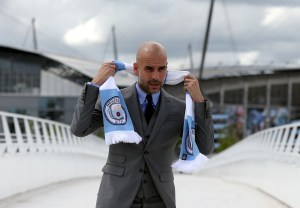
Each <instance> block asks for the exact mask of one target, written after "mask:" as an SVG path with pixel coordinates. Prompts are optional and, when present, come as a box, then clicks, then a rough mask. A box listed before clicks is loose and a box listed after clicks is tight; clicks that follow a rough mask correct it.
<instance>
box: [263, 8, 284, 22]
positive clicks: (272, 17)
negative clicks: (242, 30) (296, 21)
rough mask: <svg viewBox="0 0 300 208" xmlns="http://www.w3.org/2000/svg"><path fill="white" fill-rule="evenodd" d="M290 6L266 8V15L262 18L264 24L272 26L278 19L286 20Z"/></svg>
mask: <svg viewBox="0 0 300 208" xmlns="http://www.w3.org/2000/svg"><path fill="white" fill-rule="evenodd" d="M288 10H289V9H288V8H284V7H273V8H267V9H266V10H265V15H264V18H263V20H262V25H265V26H272V25H273V24H276V23H277V22H278V21H282V20H285V19H286V17H287V12H288Z"/></svg>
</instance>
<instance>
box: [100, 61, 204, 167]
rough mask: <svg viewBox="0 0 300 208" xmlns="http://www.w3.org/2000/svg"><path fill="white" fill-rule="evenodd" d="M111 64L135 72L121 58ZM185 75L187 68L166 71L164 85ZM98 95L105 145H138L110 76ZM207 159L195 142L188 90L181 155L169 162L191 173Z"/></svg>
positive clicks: (192, 108) (121, 98)
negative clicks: (173, 161)
mask: <svg viewBox="0 0 300 208" xmlns="http://www.w3.org/2000/svg"><path fill="white" fill-rule="evenodd" d="M114 63H115V65H116V67H117V71H121V70H126V71H128V72H129V73H131V74H134V73H133V67H132V65H130V64H127V63H124V62H121V61H114ZM188 74H189V72H188V71H168V72H167V76H166V80H165V84H168V85H176V84H178V83H180V82H182V81H183V80H184V77H185V76H186V75H188ZM100 97H101V105H102V111H103V121H104V133H105V141H106V144H116V143H119V142H125V143H137V144H138V143H139V142H140V141H141V140H142V138H141V137H140V136H139V135H138V134H137V133H136V132H135V131H134V127H133V124H132V121H131V118H130V115H129V113H128V110H127V107H126V105H125V102H124V99H123V97H122V95H121V93H120V90H119V89H118V87H117V85H116V83H115V81H114V78H113V77H109V78H108V80H107V81H106V82H105V83H104V84H103V85H101V86H100ZM207 161H208V158H207V157H206V156H205V155H203V154H201V153H200V151H199V149H198V147H197V145H196V143H195V116H194V102H193V101H192V98H191V96H190V95H189V93H186V110H185V118H184V126H183V135H182V143H181V150H180V157H179V160H178V161H177V162H175V163H173V164H172V167H173V168H174V169H175V170H177V171H181V172H185V173H192V172H197V171H199V170H201V169H202V168H203V166H204V165H205V163H206V162H207Z"/></svg>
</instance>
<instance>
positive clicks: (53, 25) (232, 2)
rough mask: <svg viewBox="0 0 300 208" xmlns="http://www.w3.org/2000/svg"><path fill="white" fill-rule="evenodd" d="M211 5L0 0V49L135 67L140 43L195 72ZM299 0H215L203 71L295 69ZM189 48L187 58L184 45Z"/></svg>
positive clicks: (163, 0) (167, 0)
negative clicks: (159, 49) (161, 50)
mask: <svg viewBox="0 0 300 208" xmlns="http://www.w3.org/2000/svg"><path fill="white" fill-rule="evenodd" d="M209 6H210V1H208V0H144V1H140V0H127V1H125V0H85V1H83V0H0V28H1V29H0V45H5V46H12V47H17V48H24V49H27V50H34V47H33V38H32V37H33V32H32V24H31V21H32V18H35V27H36V30H37V41H38V51H39V52H41V53H53V54H60V55H65V56H72V57H77V58H81V59H87V60H93V61H96V62H99V64H101V63H103V62H105V61H111V60H113V59H114V55H113V43H112V41H113V38H112V27H113V26H115V32H116V41H117V48H118V59H119V60H122V61H125V62H128V63H133V62H134V61H135V52H136V49H137V47H138V46H139V45H140V44H141V43H142V42H144V41H149V40H152V41H156V42H159V43H161V44H162V45H164V47H165V48H166V50H167V54H168V62H169V65H168V66H169V68H172V69H188V68H191V60H192V63H193V66H194V69H195V70H197V69H198V68H199V65H200V61H201V54H202V48H203V42H204V36H205V30H206V26H207V19H208V11H209ZM299 19H300V4H299V1H298V0H243V1H241V0H240V1H238V0H215V4H214V10H213V17H212V23H211V29H210V36H209V42H208V48H207V53H206V59H205V67H216V66H232V65H255V66H256V65H257V66H260V65H263V66H265V65H268V66H269V65H273V66H275V67H276V66H285V67H293V66H299V65H300V50H299V48H300V47H299V46H300V35H299V34H298V31H300V21H298V20H299ZM189 44H191V54H192V55H191V56H190V55H189V54H190V53H189V51H188V45H189Z"/></svg>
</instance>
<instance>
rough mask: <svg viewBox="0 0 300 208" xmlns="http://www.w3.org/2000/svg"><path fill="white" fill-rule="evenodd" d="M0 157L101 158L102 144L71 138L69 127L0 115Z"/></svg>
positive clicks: (48, 121)
mask: <svg viewBox="0 0 300 208" xmlns="http://www.w3.org/2000/svg"><path fill="white" fill-rule="evenodd" d="M0 117H1V118H0V156H1V155H4V154H30V153H46V152H48V153H50V152H64V153H79V154H88V155H95V156H103V155H104V154H103V152H102V151H99V148H102V147H103V146H104V143H105V142H104V140H102V139H100V138H98V137H96V136H94V135H89V136H87V137H84V138H78V137H76V136H74V135H73V134H72V133H71V131H70V126H69V125H66V124H63V123H59V122H54V121H50V120H46V119H41V118H35V117H31V116H25V115H19V114H13V113H7V112H2V111H0Z"/></svg>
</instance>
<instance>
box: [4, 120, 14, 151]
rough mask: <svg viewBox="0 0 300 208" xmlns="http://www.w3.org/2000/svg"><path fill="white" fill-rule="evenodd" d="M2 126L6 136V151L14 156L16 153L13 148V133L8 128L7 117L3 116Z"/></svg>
mask: <svg viewBox="0 0 300 208" xmlns="http://www.w3.org/2000/svg"><path fill="white" fill-rule="evenodd" d="M2 125H3V132H4V136H5V143H6V150H7V152H8V153H12V154H14V153H15V151H14V148H13V146H12V145H13V143H12V138H11V133H10V130H9V127H8V122H7V117H6V116H5V115H2Z"/></svg>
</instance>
